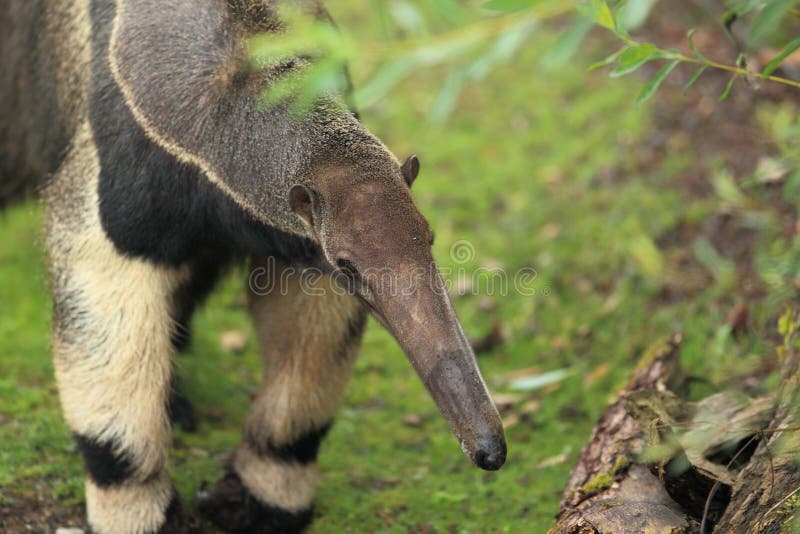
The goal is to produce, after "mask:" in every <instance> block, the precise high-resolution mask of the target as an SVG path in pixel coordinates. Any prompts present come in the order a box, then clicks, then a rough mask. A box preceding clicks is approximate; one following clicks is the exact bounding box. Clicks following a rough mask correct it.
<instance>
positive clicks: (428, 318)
mask: <svg viewBox="0 0 800 534" xmlns="http://www.w3.org/2000/svg"><path fill="white" fill-rule="evenodd" d="M400 279H401V280H405V281H406V282H407V283H405V284H402V283H401V284H399V288H398V287H397V286H395V287H394V289H395V290H394V291H385V290H383V291H382V290H381V287H380V286H379V287H375V286H373V287H375V290H374V291H372V292H371V295H370V298H369V299H368V303H369V304H370V306H371V308H372V311H373V314H374V315H375V317H376V318H377V319H378V321H380V322H381V323H382V324H383V325H384V326H385V327H386V328H387V329H388V330H389V331H390V332H391V333H392V335H394V337H395V338H396V339H397V341H398V342H399V343H400V346H401V347H402V348H403V350H404V351H405V353H406V355H407V356H408V358H409V359H410V360H411V363H412V365H413V366H414V369H415V370H416V371H417V374H418V375H419V376H420V378H421V379H422V381H423V383H424V384H425V386H426V388H427V389H428V391H429V392H430V394H431V396H432V397H433V400H434V401H435V402H436V404H437V406H438V407H439V411H440V412H441V413H442V415H443V416H444V417H445V419H446V420H447V422H448V423H449V424H450V428H451V429H452V431H453V433H454V434H455V436H456V437H457V438H458V440H459V442H460V443H461V449H462V450H463V451H464V453H465V454H466V455H467V456H468V457H469V458H470V459H471V460H472V461H473V462H474V463H475V465H477V466H478V467H480V468H481V469H486V470H490V471H494V470H497V469H500V467H502V465H503V463H505V460H506V441H505V436H504V434H503V425H502V422H501V420H500V415H499V414H498V412H497V408H496V407H495V405H494V402H492V399H491V397H490V395H489V391H488V390H487V389H486V384H485V383H484V381H483V377H482V376H481V373H480V370H479V369H478V364H477V362H476V360H475V355H474V353H473V351H472V347H471V346H470V344H469V342H468V341H467V337H466V335H465V334H464V330H463V329H462V327H461V324H460V323H459V321H458V318H457V317H456V314H455V311H454V310H453V305H452V303H451V302H450V298H449V297H448V295H447V293H446V291H445V290H444V284H443V283H442V280H441V277H440V276H439V274H438V272H436V271H435V268H434V269H433V272H432V273H430V274H429V275H428V276H425V277H422V279H420V280H411V281H409V280H410V279H409V277H407V276H401V277H400ZM384 289H385V288H384Z"/></svg>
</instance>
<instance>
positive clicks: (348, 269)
mask: <svg viewBox="0 0 800 534" xmlns="http://www.w3.org/2000/svg"><path fill="white" fill-rule="evenodd" d="M336 266H337V267H338V268H339V270H340V271H341V272H342V273H343V274H345V275H346V276H348V277H350V278H355V277H356V276H357V275H358V269H356V264H355V263H353V262H352V261H350V260H346V259H344V258H339V259H338V260H336Z"/></svg>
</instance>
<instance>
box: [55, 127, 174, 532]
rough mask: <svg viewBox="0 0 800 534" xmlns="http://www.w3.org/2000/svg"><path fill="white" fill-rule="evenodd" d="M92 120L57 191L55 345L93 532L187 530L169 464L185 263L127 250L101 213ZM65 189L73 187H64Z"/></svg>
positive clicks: (66, 413)
mask: <svg viewBox="0 0 800 534" xmlns="http://www.w3.org/2000/svg"><path fill="white" fill-rule="evenodd" d="M97 172H98V168H97V159H96V152H95V151H94V150H93V145H92V142H91V136H90V134H89V131H88V128H87V129H84V130H82V131H81V134H79V136H78V138H77V144H76V148H75V151H74V152H73V154H72V155H71V156H70V158H69V159H68V161H67V163H66V165H65V167H64V169H62V171H61V174H60V175H59V176H58V178H57V181H56V183H55V184H54V185H52V186H51V187H54V188H56V190H55V191H52V190H51V192H50V194H58V195H60V199H59V202H55V203H52V204H51V205H50V206H49V207H50V210H49V228H48V249H49V255H50V260H51V262H50V271H51V279H52V281H51V285H52V291H53V297H54V306H53V307H54V319H53V329H54V331H53V351H54V362H55V370H56V379H57V381H58V388H59V393H60V398H61V405H62V408H63V412H64V417H65V419H66V421H67V423H68V425H69V427H70V429H71V430H72V432H73V433H74V435H75V438H76V441H77V444H78V449H79V451H80V452H81V454H82V455H83V458H84V460H85V464H86V469H87V471H88V480H87V483H86V507H87V516H88V522H89V525H90V528H91V529H92V531H93V532H95V533H97V534H111V533H113V534H144V533H156V532H184V530H183V527H182V519H181V514H180V505H179V503H178V500H177V497H176V494H175V490H174V488H173V486H172V483H171V482H170V480H169V478H168V476H167V474H166V462H167V447H168V441H169V420H168V417H167V409H166V402H167V396H168V392H169V385H170V365H171V361H170V359H171V356H172V354H173V347H172V343H171V341H170V338H171V335H172V331H173V323H172V317H171V311H172V310H171V299H172V295H173V294H174V292H175V289H176V287H178V285H179V284H180V283H181V282H182V280H183V279H184V278H185V277H186V273H185V272H184V271H185V270H184V269H178V268H176V269H171V268H164V267H157V266H154V265H151V264H149V263H147V262H144V261H140V260H136V259H131V258H129V257H126V256H124V255H122V254H120V253H119V252H118V251H117V250H116V249H115V247H114V245H113V243H112V242H111V241H109V240H108V238H107V237H106V235H105V233H104V231H103V229H102V226H101V224H100V220H99V216H98V214H97V197H96V192H95V191H96V188H92V187H91V185H92V180H93V179H96V175H97ZM65 197H66V198H65Z"/></svg>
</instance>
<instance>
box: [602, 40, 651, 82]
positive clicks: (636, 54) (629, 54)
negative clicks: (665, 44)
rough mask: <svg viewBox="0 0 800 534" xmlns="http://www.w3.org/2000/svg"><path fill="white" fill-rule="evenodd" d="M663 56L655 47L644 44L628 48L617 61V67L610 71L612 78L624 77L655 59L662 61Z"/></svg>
mask: <svg viewBox="0 0 800 534" xmlns="http://www.w3.org/2000/svg"><path fill="white" fill-rule="evenodd" d="M663 58H664V54H663V53H662V52H661V50H659V49H658V48H656V46H655V45H653V44H650V43H644V44H640V45H637V46H633V47H631V48H628V49H627V50H625V52H623V53H622V54H621V55H620V56H619V59H618V60H617V66H616V67H615V68H614V70H612V71H611V74H609V76H611V77H612V78H616V77H618V76H624V75H625V74H630V73H631V72H633V71H635V70H637V69H638V68H639V67H641V66H642V65H644V64H645V63H647V62H648V61H653V60H656V59H663Z"/></svg>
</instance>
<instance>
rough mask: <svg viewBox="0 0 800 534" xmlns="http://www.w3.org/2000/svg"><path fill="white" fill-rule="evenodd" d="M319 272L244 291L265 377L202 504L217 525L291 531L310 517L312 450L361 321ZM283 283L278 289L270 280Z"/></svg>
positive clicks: (331, 412)
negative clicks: (227, 464) (226, 466)
mask: <svg viewBox="0 0 800 534" xmlns="http://www.w3.org/2000/svg"><path fill="white" fill-rule="evenodd" d="M331 284H332V281H331V280H330V279H329V278H327V277H323V278H321V279H317V280H315V281H306V283H301V282H300V280H299V279H298V278H297V277H296V276H292V277H284V282H283V284H277V285H276V287H275V288H273V290H272V291H271V292H270V293H269V294H267V295H254V294H251V313H252V316H253V320H254V322H255V325H256V330H257V332H258V336H259V342H260V345H261V352H262V356H263V361H264V384H263V388H262V390H261V392H260V393H259V395H258V397H257V399H256V401H255V404H254V406H253V410H252V412H251V413H250V416H249V417H248V420H247V423H246V428H245V435H244V439H243V440H242V443H241V444H240V446H239V448H238V449H237V451H236V453H235V454H234V458H233V462H232V468H231V473H230V474H229V475H228V476H226V477H225V478H224V479H223V480H222V481H220V483H219V484H218V485H217V487H215V488H214V490H212V491H211V492H210V493H209V495H208V497H207V499H206V500H205V501H204V502H203V504H202V509H203V510H204V512H205V513H206V514H207V515H208V516H209V517H210V518H211V519H212V520H214V522H215V523H217V524H218V526H220V527H222V528H226V529H229V530H234V531H238V532H251V533H277V532H281V533H284V532H285V533H291V532H300V531H302V530H303V529H304V528H305V527H306V526H307V525H308V524H309V523H310V521H311V516H312V507H313V501H314V493H315V490H316V481H317V463H316V459H317V452H318V451H319V447H320V443H321V441H322V439H323V438H324V436H325V434H326V432H327V431H328V428H329V427H330V425H331V423H332V421H333V418H334V416H335V413H336V410H337V408H338V405H339V403H340V402H341V400H342V397H343V396H344V392H345V387H346V385H347V382H348V379H349V376H350V372H351V370H352V366H353V362H354V359H355V355H356V351H357V349H358V345H359V342H360V339H361V333H362V331H363V327H364V322H365V311H364V309H363V307H362V306H361V304H360V303H359V302H358V301H357V300H356V299H355V298H354V297H352V296H350V295H345V294H342V292H341V291H333V290H332V285H331ZM279 285H282V287H277V286H279Z"/></svg>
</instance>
